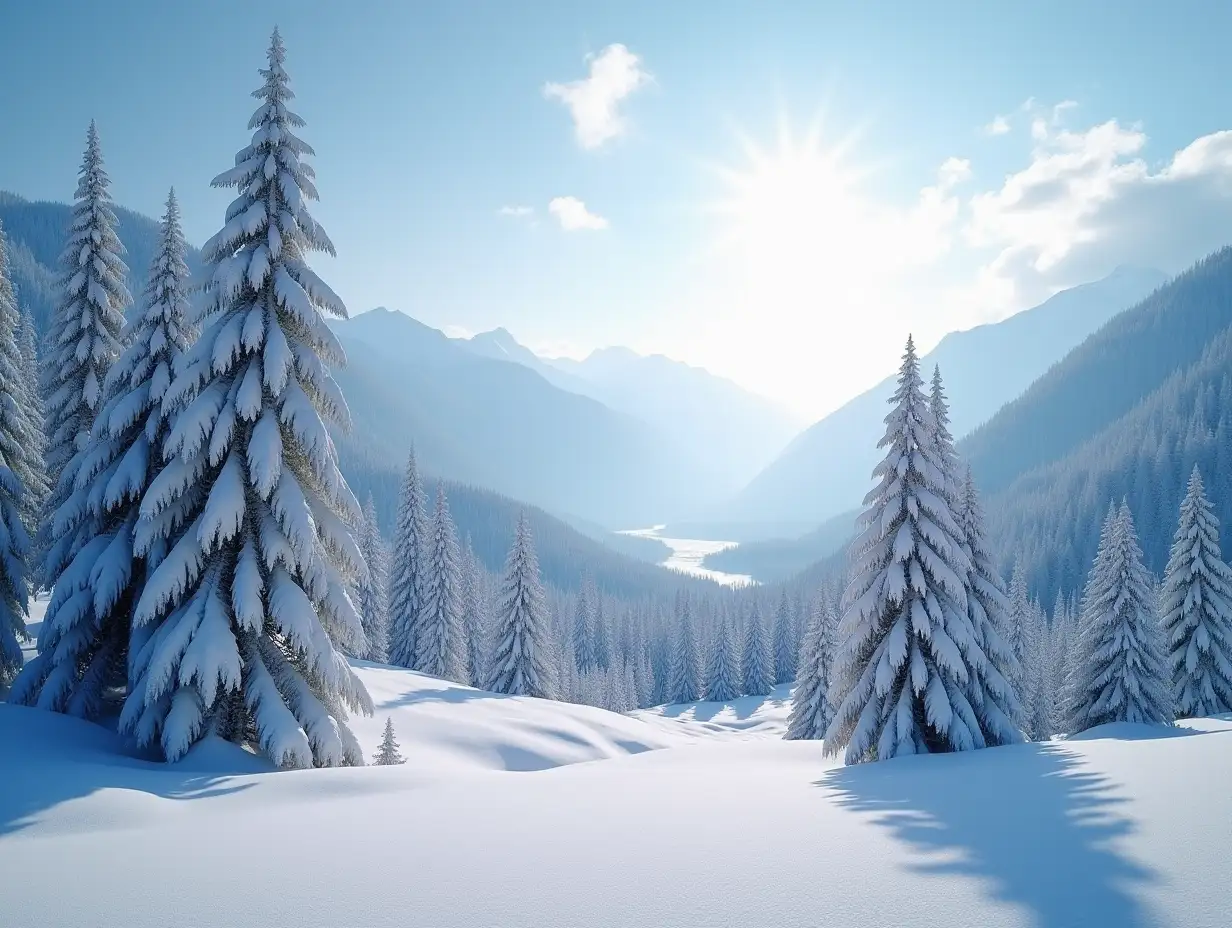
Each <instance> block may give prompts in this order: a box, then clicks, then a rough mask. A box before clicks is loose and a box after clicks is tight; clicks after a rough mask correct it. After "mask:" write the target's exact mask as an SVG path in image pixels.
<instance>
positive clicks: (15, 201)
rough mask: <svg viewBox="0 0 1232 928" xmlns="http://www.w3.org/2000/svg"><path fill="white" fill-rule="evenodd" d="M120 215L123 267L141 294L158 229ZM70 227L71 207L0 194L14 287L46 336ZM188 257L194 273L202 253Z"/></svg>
mask: <svg viewBox="0 0 1232 928" xmlns="http://www.w3.org/2000/svg"><path fill="white" fill-rule="evenodd" d="M115 214H116V218H117V219H118V220H119V227H118V229H117V232H118V234H119V236H120V241H121V242H122V243H123V244H124V248H125V251H126V254H125V255H124V261H125V263H126V264H127V265H128V268H129V279H128V285H129V287H128V289H129V292H130V293H134V294H139V293H141V290H142V288H143V287H144V286H145V278H146V273H147V271H148V270H149V267H150V261H151V260H152V259H153V257H154V252H155V249H156V248H157V247H158V223H157V222H155V221H154V220H153V219H150V218H149V217H148V216H143V215H141V214H140V213H134V212H133V211H132V210H128V209H124V208H123V207H121V206H117V207H115ZM68 221H69V206H68V204H67V203H51V202H47V201H32V200H27V199H25V198H24V197H19V196H18V195H17V194H15V193H9V192H7V191H4V190H0V223H3V225H4V231H5V234H7V235H8V237H9V244H10V251H11V253H10V255H9V265H10V270H11V272H12V275H13V284H14V286H15V287H16V289H17V294H18V299H19V300H20V301H21V303H22V304H23V305H25V306H27V307H28V308H29V310H30V312H31V314H32V315H33V316H34V324H35V325H36V326H37V327H38V330H39V331H40V332H44V331H46V328H47V321H48V319H49V318H50V317H51V307H52V303H53V302H54V301H55V282H56V276H57V274H58V272H59V260H60V252H61V250H62V249H63V248H64V233H65V231H66V230H67V229H68ZM185 257H186V260H187V261H188V266H189V269H190V270H192V271H193V272H195V271H196V270H197V269H198V268H199V267H200V265H201V253H200V252H199V251H198V250H197V249H196V248H193V247H191V246H189V248H188V249H187V254H186V256H185Z"/></svg>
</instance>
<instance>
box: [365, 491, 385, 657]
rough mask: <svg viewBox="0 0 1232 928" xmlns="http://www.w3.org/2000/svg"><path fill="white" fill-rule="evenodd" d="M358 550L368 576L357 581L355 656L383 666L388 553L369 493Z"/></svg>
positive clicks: (374, 505) (374, 503)
mask: <svg viewBox="0 0 1232 928" xmlns="http://www.w3.org/2000/svg"><path fill="white" fill-rule="evenodd" d="M359 550H360V553H361V554H363V556H364V563H366V564H367V565H368V575H367V577H365V578H363V579H361V580H360V582H359V617H360V620H361V621H362V622H363V625H364V640H365V642H366V645H365V647H364V649H363V653H362V654H360V655H358V656H359V657H362V658H364V659H365V660H370V661H377V662H379V663H384V661H385V660H386V658H387V656H388V654H389V552H388V551H387V549H386V547H385V539H383V538H382V537H381V528H380V525H379V524H378V523H377V518H376V502H375V501H374V500H373V498H372V494H371V493H369V494H368V500H367V502H365V503H364V514H363V519H362V520H361V521H360V524H359Z"/></svg>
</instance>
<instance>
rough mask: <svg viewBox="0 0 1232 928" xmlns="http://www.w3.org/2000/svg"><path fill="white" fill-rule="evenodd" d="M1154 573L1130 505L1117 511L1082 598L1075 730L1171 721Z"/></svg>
mask: <svg viewBox="0 0 1232 928" xmlns="http://www.w3.org/2000/svg"><path fill="white" fill-rule="evenodd" d="M1160 638H1161V634H1160V629H1159V622H1158V618H1157V613H1156V605H1155V601H1154V598H1153V596H1152V591H1151V577H1150V574H1149V573H1148V572H1147V569H1146V567H1145V566H1144V565H1143V563H1142V549H1141V548H1140V547H1139V546H1138V536H1137V533H1136V532H1135V531H1134V524H1133V518H1132V516H1131V515H1130V512H1129V506H1128V505H1127V504H1126V503H1122V504H1121V508H1120V509H1119V510H1116V511H1110V512H1109V518H1108V520H1106V521H1105V526H1104V531H1103V533H1102V535H1101V539H1100V549H1099V553H1098V554H1097V555H1096V557H1095V565H1094V566H1093V567H1092V569H1091V575H1090V578H1089V579H1088V581H1087V587H1086V590H1085V591H1084V593H1083V598H1082V619H1081V628H1080V631H1079V638H1078V642H1077V652H1078V653H1077V658H1076V662H1075V666H1074V673H1073V676H1072V678H1071V683H1070V694H1071V702H1070V704H1069V706H1068V712H1067V719H1068V724H1067V730H1068V731H1069V732H1070V733H1075V732H1080V731H1085V730H1086V729H1088V728H1094V727H1095V726H1096V725H1103V724H1105V723H1108V722H1146V723H1160V724H1170V723H1171V721H1172V700H1171V695H1170V693H1169V692H1168V685H1167V673H1166V670H1165V667H1164V659H1163V656H1162V653H1161V650H1162V649H1161V641H1160Z"/></svg>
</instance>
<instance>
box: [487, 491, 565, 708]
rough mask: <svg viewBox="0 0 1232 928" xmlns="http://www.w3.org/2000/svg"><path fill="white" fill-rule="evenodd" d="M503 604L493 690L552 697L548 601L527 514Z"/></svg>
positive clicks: (520, 525) (495, 633)
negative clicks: (545, 596) (549, 663)
mask: <svg viewBox="0 0 1232 928" xmlns="http://www.w3.org/2000/svg"><path fill="white" fill-rule="evenodd" d="M497 602H498V604H499V605H498V606H497V611H496V616H495V623H494V627H493V649H492V659H491V667H490V670H489V673H490V682H489V684H488V689H490V690H492V691H493V692H496V693H508V694H509V695H511V696H538V697H540V698H542V699H552V698H553V697H554V696H555V688H554V687H553V682H554V681H553V680H552V677H551V673H550V668H549V666H548V660H547V658H548V654H547V649H548V646H549V644H548V638H549V634H550V627H549V618H548V612H547V603H546V601H545V599H544V595H543V586H542V581H541V580H540V577H539V559H538V557H536V556H535V545H534V541H533V540H532V539H531V534H530V522H529V521H527V518H526V513H525V512H523V513H522V515H521V516H520V517H519V519H518V528H517V532H516V533H515V535H514V539H513V548H512V549H511V550H510V552H509V559H508V560H507V561H506V562H505V576H504V579H503V581H502V583H501V587H500V594H499V597H498V600H497Z"/></svg>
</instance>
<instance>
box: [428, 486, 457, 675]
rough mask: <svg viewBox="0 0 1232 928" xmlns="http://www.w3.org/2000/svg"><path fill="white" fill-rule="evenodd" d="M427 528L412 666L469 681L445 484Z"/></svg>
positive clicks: (454, 534)
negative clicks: (427, 539) (428, 541)
mask: <svg viewBox="0 0 1232 928" xmlns="http://www.w3.org/2000/svg"><path fill="white" fill-rule="evenodd" d="M430 531H431V539H432V540H431V545H430V546H429V548H428V551H427V554H428V564H427V567H426V569H425V570H424V586H423V601H422V602H421V603H420V606H419V622H418V628H417V629H416V632H415V669H416V670H418V671H419V672H420V673H426V674H428V675H429V676H432V677H440V678H441V679H443V680H453V681H454V682H455V683H468V682H469V679H468V678H467V675H466V643H465V642H464V641H463V640H462V565H461V556H460V554H459V553H458V533H457V531H456V530H455V529H454V527H453V518H452V517H451V516H450V514H449V500H448V499H447V498H446V496H445V486H444V484H438V485H437V488H436V510H435V511H434V512H433V514H432V526H431V529H430Z"/></svg>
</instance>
